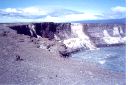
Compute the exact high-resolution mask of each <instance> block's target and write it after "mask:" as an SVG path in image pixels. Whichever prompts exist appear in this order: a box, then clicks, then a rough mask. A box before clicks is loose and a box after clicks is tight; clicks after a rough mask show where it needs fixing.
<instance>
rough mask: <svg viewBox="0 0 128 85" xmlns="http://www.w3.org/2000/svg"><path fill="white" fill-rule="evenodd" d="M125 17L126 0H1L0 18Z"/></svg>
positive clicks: (18, 20) (20, 19)
mask: <svg viewBox="0 0 128 85" xmlns="http://www.w3.org/2000/svg"><path fill="white" fill-rule="evenodd" d="M125 17H126V1H125V0H1V1H0V22H70V21H80V20H101V19H119V18H125Z"/></svg>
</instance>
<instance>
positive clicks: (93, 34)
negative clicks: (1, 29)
mask: <svg viewBox="0 0 128 85" xmlns="http://www.w3.org/2000/svg"><path fill="white" fill-rule="evenodd" d="M33 25H34V30H35V33H36V35H39V36H41V37H45V38H49V39H50V40H51V39H55V40H58V41H61V42H63V43H64V44H65V45H66V47H68V48H69V49H70V50H72V49H78V48H85V49H96V47H98V46H108V45H116V44H125V35H126V27H125V25H124V24H80V23H53V22H46V23H33ZM10 27H11V28H12V29H14V30H17V32H18V33H20V34H26V35H31V33H30V28H29V27H28V25H27V24H26V25H17V26H10Z"/></svg>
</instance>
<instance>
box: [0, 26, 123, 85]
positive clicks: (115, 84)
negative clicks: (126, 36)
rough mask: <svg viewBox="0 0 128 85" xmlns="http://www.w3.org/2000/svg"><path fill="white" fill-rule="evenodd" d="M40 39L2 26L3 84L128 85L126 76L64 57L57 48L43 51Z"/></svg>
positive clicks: (0, 64)
mask: <svg viewBox="0 0 128 85" xmlns="http://www.w3.org/2000/svg"><path fill="white" fill-rule="evenodd" d="M41 40H42V41H43V42H44V41H45V42H46V41H47V40H45V39H42V38H41V39H40V40H38V39H36V38H30V36H27V35H22V34H17V32H16V31H14V30H12V29H10V28H8V27H4V26H3V25H0V85H125V74H124V73H118V72H111V71H109V70H104V69H102V68H100V67H99V66H97V65H95V64H93V63H89V62H86V61H82V60H80V61H77V60H72V59H70V58H62V57H60V56H59V54H58V53H57V52H56V51H57V50H56V49H57V48H58V47H57V46H56V47H54V48H52V49H51V50H48V49H41V48H40V47H39V46H38V44H39V43H40V41H41ZM47 42H48V41H47ZM55 44H56V43H55Z"/></svg>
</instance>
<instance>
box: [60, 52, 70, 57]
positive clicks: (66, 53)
mask: <svg viewBox="0 0 128 85" xmlns="http://www.w3.org/2000/svg"><path fill="white" fill-rule="evenodd" d="M59 53H60V56H61V57H64V58H68V57H70V55H71V54H70V53H69V52H67V51H59Z"/></svg>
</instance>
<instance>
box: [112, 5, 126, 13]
mask: <svg viewBox="0 0 128 85" xmlns="http://www.w3.org/2000/svg"><path fill="white" fill-rule="evenodd" d="M111 10H112V11H113V12H120V13H123V12H125V11H126V7H122V6H116V7H113V8H111Z"/></svg>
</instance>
